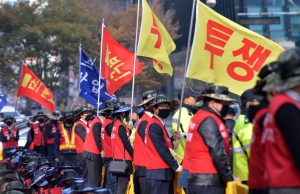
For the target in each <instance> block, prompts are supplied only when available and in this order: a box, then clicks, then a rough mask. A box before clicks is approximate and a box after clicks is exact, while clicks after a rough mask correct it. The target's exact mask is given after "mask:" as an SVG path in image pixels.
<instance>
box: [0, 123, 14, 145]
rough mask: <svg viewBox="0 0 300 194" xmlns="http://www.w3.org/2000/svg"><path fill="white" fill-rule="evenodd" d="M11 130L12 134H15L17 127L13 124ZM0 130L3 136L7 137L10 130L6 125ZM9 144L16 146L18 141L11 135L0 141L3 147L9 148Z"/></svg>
mask: <svg viewBox="0 0 300 194" xmlns="http://www.w3.org/2000/svg"><path fill="white" fill-rule="evenodd" d="M11 130H13V131H14V134H17V132H18V128H17V127H15V126H13V127H12V129H11ZM1 132H2V134H3V136H4V137H5V138H7V137H8V136H9V135H10V131H9V130H8V127H7V126H5V127H3V128H2V129H1ZM10 146H13V147H18V141H16V140H15V138H14V137H11V138H10V139H9V140H8V141H7V142H2V148H3V149H6V148H9V147H10Z"/></svg>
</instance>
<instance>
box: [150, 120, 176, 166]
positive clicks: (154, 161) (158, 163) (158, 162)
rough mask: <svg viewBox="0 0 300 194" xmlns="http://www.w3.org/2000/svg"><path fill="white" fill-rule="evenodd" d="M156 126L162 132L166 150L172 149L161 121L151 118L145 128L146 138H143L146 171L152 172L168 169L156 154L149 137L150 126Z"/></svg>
mask: <svg viewBox="0 0 300 194" xmlns="http://www.w3.org/2000/svg"><path fill="white" fill-rule="evenodd" d="M153 124H158V125H159V126H160V128H161V130H162V132H163V137H164V140H165V142H166V145H167V147H168V148H172V143H171V141H170V139H169V136H168V133H167V130H166V128H165V127H164V126H163V124H162V123H161V121H160V120H159V119H158V118H156V117H155V116H154V117H153V118H150V119H149V122H148V125H147V127H146V134H145V135H146V136H145V145H146V152H147V158H146V169H149V170H154V169H167V168H170V166H169V165H168V164H166V163H165V162H164V161H163V160H162V158H161V157H160V155H159V154H158V152H157V150H156V148H155V146H154V144H153V142H152V140H151V138H150V136H149V131H150V130H151V125H153Z"/></svg>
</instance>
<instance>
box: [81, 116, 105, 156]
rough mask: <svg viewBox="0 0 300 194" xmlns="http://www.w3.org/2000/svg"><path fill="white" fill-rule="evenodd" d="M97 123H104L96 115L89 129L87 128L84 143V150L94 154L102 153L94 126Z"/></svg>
mask: <svg viewBox="0 0 300 194" xmlns="http://www.w3.org/2000/svg"><path fill="white" fill-rule="evenodd" d="M96 123H100V124H101V125H102V124H103V122H102V120H101V119H99V117H96V118H94V119H93V121H92V122H91V123H90V125H89V130H87V133H86V137H85V143H84V150H85V151H87V152H90V153H93V154H100V151H101V150H99V149H98V147H97V144H96V141H95V137H94V133H93V128H94V125H95V124H96Z"/></svg>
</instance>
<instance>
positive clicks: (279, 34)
mask: <svg viewBox="0 0 300 194" xmlns="http://www.w3.org/2000/svg"><path fill="white" fill-rule="evenodd" d="M235 4H236V12H237V22H238V23H239V22H240V21H241V20H243V19H244V18H261V19H265V21H267V20H268V19H275V18H276V19H278V21H277V22H276V21H270V23H269V24H268V22H264V21H263V20H262V22H261V23H259V22H257V24H252V25H251V24H250V25H244V26H245V27H247V28H249V29H250V30H253V31H255V32H257V33H258V34H261V35H263V36H265V37H267V38H269V39H271V40H275V41H276V40H286V41H294V42H295V41H298V40H300V22H299V21H300V10H299V7H300V0H292V1H291V0H236V1H235Z"/></svg>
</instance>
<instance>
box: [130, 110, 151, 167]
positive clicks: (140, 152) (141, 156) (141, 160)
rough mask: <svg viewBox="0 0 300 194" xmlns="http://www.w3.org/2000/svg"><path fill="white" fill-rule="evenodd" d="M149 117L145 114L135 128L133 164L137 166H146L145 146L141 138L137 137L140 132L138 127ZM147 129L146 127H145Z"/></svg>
mask: <svg viewBox="0 0 300 194" xmlns="http://www.w3.org/2000/svg"><path fill="white" fill-rule="evenodd" d="M150 118H151V117H150V116H149V115H148V114H147V113H145V114H144V115H143V116H142V118H141V119H140V121H139V123H138V124H137V127H136V132H135V139H134V154H133V162H134V164H135V165H137V166H146V157H147V156H146V154H147V153H146V152H145V150H146V149H147V148H146V145H145V143H144V141H143V140H142V137H141V136H140V135H139V133H138V131H139V130H140V125H141V123H142V122H144V121H147V122H148V120H149V119H150ZM146 127H147V126H146Z"/></svg>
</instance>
